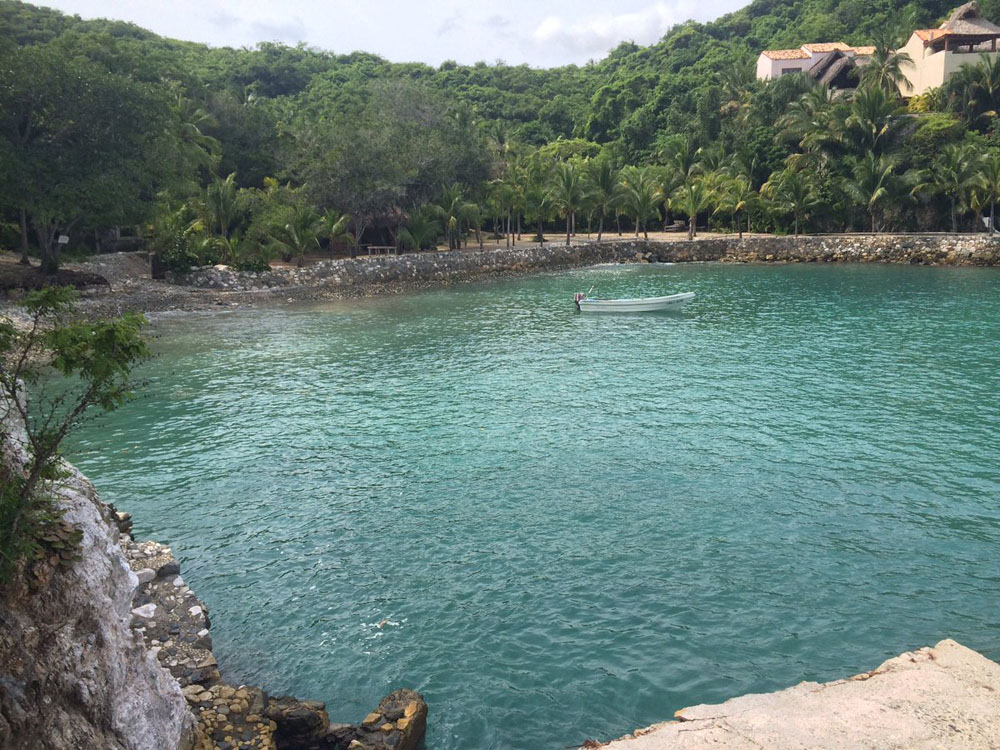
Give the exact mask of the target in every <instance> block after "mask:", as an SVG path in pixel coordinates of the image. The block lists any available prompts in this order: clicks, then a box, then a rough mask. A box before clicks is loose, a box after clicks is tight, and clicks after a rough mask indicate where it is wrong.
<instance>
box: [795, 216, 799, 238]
mask: <svg viewBox="0 0 1000 750" xmlns="http://www.w3.org/2000/svg"><path fill="white" fill-rule="evenodd" d="M795 236H796V237H798V236H799V212H798V211H796V212H795Z"/></svg>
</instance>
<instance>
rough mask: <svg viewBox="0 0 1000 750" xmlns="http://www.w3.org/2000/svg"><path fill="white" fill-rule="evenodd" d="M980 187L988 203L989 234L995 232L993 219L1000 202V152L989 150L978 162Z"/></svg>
mask: <svg viewBox="0 0 1000 750" xmlns="http://www.w3.org/2000/svg"><path fill="white" fill-rule="evenodd" d="M980 189H981V190H982V193H983V199H984V201H985V202H986V203H989V205H990V234H996V227H995V226H994V219H995V218H996V207H997V202H1000V152H997V151H991V152H990V153H989V154H988V155H987V156H986V158H984V159H983V160H982V162H981V163H980Z"/></svg>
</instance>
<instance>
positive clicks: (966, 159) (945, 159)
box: [913, 143, 983, 232]
mask: <svg viewBox="0 0 1000 750" xmlns="http://www.w3.org/2000/svg"><path fill="white" fill-rule="evenodd" d="M921 177H922V179H921V181H920V182H919V183H918V184H917V186H916V187H915V188H914V189H913V192H914V193H920V192H933V193H938V194H942V195H946V196H948V201H949V203H950V205H951V231H952V232H958V212H959V210H960V209H964V208H965V207H967V206H968V200H969V196H970V195H971V193H972V192H973V191H974V190H975V189H976V188H977V187H980V186H981V185H982V183H983V177H982V174H981V173H980V170H979V166H978V165H977V163H976V150H975V147H974V146H972V145H970V144H967V143H950V144H948V145H947V146H945V147H944V148H943V149H942V150H941V152H940V153H939V154H938V156H937V158H936V159H935V160H934V163H933V164H932V165H931V168H930V169H929V170H926V171H924V172H923V173H922V174H921Z"/></svg>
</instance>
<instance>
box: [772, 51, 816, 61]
mask: <svg viewBox="0 0 1000 750" xmlns="http://www.w3.org/2000/svg"><path fill="white" fill-rule="evenodd" d="M762 54H763V55H764V57H769V58H771V59H772V60H805V59H808V58H809V54H808V53H806V52H803V51H802V50H801V49H766V50H764V52H763V53H762Z"/></svg>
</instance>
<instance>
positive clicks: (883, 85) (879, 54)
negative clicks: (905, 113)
mask: <svg viewBox="0 0 1000 750" xmlns="http://www.w3.org/2000/svg"><path fill="white" fill-rule="evenodd" d="M894 42H895V40H894V39H893V38H892V36H891V34H888V33H883V34H881V35H880V36H879V38H877V39H876V40H875V53H874V54H873V55H872V56H871V57H869V58H868V63H867V64H866V65H865V66H864V67H863V68H861V86H862V87H876V88H880V89H882V90H883V91H885V92H886V93H887V94H890V95H892V96H899V91H900V89H901V87H903V86H906V87H907V88H908V87H909V86H910V79H909V78H907V77H906V74H905V73H904V72H903V69H904V68H905V67H906V66H912V65H913V58H912V57H910V55H909V54H908V53H906V52H896V51H894V48H895V47H896V46H898V45H896V44H895V43H894Z"/></svg>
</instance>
